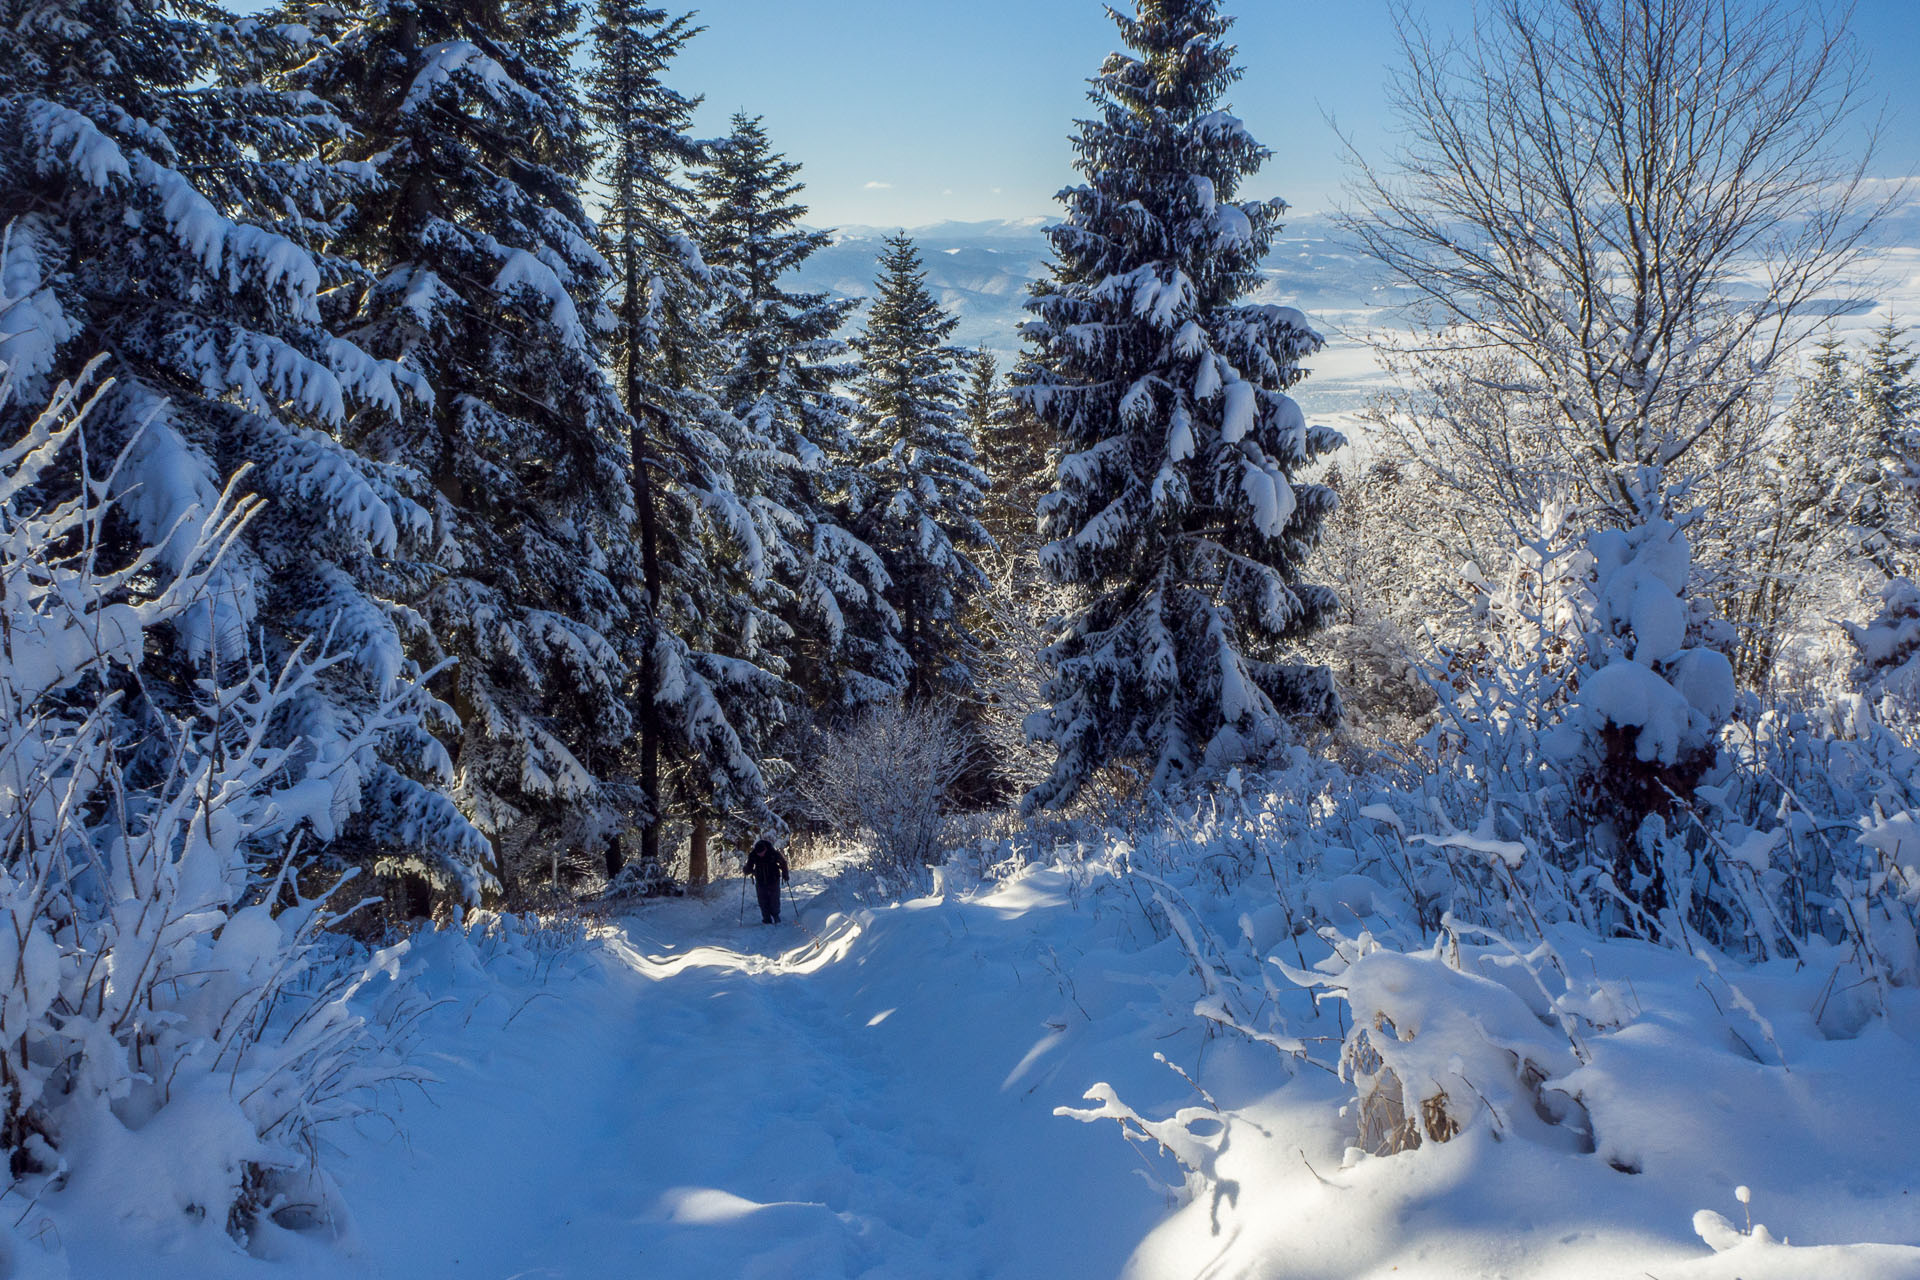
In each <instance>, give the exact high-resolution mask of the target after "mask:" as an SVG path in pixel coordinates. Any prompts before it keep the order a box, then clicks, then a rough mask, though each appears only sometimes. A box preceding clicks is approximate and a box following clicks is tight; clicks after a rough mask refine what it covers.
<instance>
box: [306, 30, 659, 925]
mask: <svg viewBox="0 0 1920 1280" xmlns="http://www.w3.org/2000/svg"><path fill="white" fill-rule="evenodd" d="M579 16H580V15H579V11H578V8H577V7H576V6H574V5H571V4H560V5H552V6H547V5H539V6H535V5H521V6H512V7H504V6H500V5H497V4H493V3H489V2H487V0H465V2H461V3H454V4H446V5H415V4H412V3H407V2H405V0H370V2H369V3H367V4H365V5H362V6H360V7H357V8H349V9H344V10H343V9H341V8H339V7H336V6H328V7H327V8H324V9H315V10H314V11H313V12H312V13H311V14H310V15H309V21H310V22H311V23H312V25H314V26H315V27H316V28H317V29H319V30H322V31H325V32H327V33H328V35H329V37H330V42H329V44H328V47H327V48H326V49H325V51H324V52H323V53H320V54H318V55H316V57H315V58H314V59H313V60H312V61H311V62H309V63H308V64H307V65H306V66H305V67H304V68H302V70H301V73H300V80H301V83H303V84H306V85H308V86H311V87H312V88H314V89H316V90H318V91H319V92H321V93H323V94H324V95H326V96H328V97H330V98H331V99H332V100H334V101H336V102H338V103H340V104H342V107H343V109H344V111H345V114H346V116H347V118H348V120H349V122H350V123H351V124H352V126H353V129H354V136H353V137H352V139H351V140H350V141H348V142H347V143H345V144H343V145H342V148H341V150H342V153H343V154H344V155H345V156H346V157H347V158H350V159H353V160H357V161H360V162H363V163H366V164H369V165H373V166H375V167H377V169H378V172H379V183H378V186H377V187H376V188H375V189H374V190H372V191H370V192H368V193H367V194H366V195H365V196H363V197H362V199H361V200H360V202H359V205H358V207H357V209H356V211H355V216H354V217H353V219H352V221H351V224H350V225H349V226H348V227H347V228H346V229H345V235H344V237H343V239H342V241H341V244H342V246H343V248H344V249H345V250H346V251H347V252H350V253H352V254H353V255H355V256H356V257H357V258H358V259H359V260H360V261H361V262H363V263H364V264H366V266H367V268H368V270H369V271H370V273H371V279H370V281H369V283H368V284H367V285H366V286H365V287H363V288H362V289H361V290H360V291H359V293H358V296H357V297H356V298H355V299H354V304H355V305H354V310H353V313H352V315H351V317H350V326H351V327H350V330H349V331H350V332H351V333H352V335H353V336H354V338H355V340H356V341H358V342H359V343H361V345H362V346H364V347H366V348H367V349H368V350H370V351H373V352H375V353H376V354H377V355H380V356H382V357H386V358H389V359H396V360H404V361H405V362H406V364H407V365H408V367H409V368H412V369H415V370H418V372H419V373H420V374H421V375H422V376H423V377H424V378H425V379H426V380H427V381H428V382H429V383H430V384H431V385H432V387H433V389H434V393H435V397H434V400H433V402H432V404H431V406H430V407H428V406H408V407H407V408H406V409H405V410H404V411H402V412H398V413H389V414H387V415H386V416H385V418H384V419H383V420H381V421H380V422H378V423H377V424H369V426H368V428H367V431H366V437H365V438H366V447H367V448H369V449H370V450H373V451H375V452H376V454H377V456H380V457H382V458H387V459H392V460H394V461H395V462H398V463H402V464H404V465H407V466H410V467H413V468H416V469H417V470H419V471H420V472H422V473H424V474H425V475H426V476H428V477H429V479H430V481H431V488H430V490H428V492H427V493H426V495H425V497H424V500H425V501H426V502H428V503H430V506H431V513H432V522H433V536H434V546H433V555H432V560H431V562H430V563H423V564H420V565H418V566H417V567H416V571H415V572H414V573H413V574H412V575H411V578H410V580H409V581H408V582H407V583H405V584H404V586H405V598H406V600H407V602H408V604H409V605H410V606H411V607H412V608H414V609H415V610H417V611H418V614H419V616H420V617H421V619H422V620H423V623H424V625H425V627H426V628H427V630H428V631H429V632H430V633H431V635H432V636H433V637H434V639H435V641H436V642H437V644H438V645H440V646H441V647H442V648H443V649H444V650H445V652H446V653H447V654H448V655H449V656H452V657H455V658H457V659H458V665H457V667H456V668H455V671H454V673H453V675H452V676H451V678H450V680H449V688H448V700H449V701H450V702H451V703H452V705H453V710H454V711H455V712H456V713H457V715H458V717H459V720H458V725H459V727H458V729H457V730H456V731H454V732H452V733H450V735H449V736H450V737H451V740H452V748H453V750H452V756H453V763H454V767H455V769H456V771H457V782H456V785H455V794H456V796H457V797H458V799H459V802H460V804H461V806H462V808H463V809H464V810H465V811H466V812H467V813H469V814H470V815H471V816H472V818H473V820H474V821H475V823H476V824H477V825H478V826H479V827H480V828H481V829H482V830H483V831H485V832H487V833H488V834H489V835H490V836H492V837H494V840H495V843H496V846H498V847H499V848H500V859H499V866H500V870H501V872H502V875H503V878H505V879H507V880H508V881H509V887H510V888H511V887H512V883H511V882H512V881H513V880H515V879H516V878H517V877H518V870H517V867H516V860H517V859H518V858H519V857H520V854H521V852H522V851H525V850H526V849H527V848H528V847H529V846H531V845H532V844H534V843H536V842H538V843H540V844H542V845H544V846H547V848H548V849H549V850H551V849H554V848H571V849H586V850H590V851H593V852H596V853H597V852H598V851H599V849H600V848H601V847H602V846H603V844H604V841H605V839H606V837H607V835H608V833H609V832H610V831H611V830H613V829H614V828H616V827H618V826H621V825H624V823H625V821H626V817H625V814H626V813H628V812H631V811H632V810H633V809H634V808H637V801H636V800H635V798H634V796H633V794H632V792H631V790H630V789H627V788H623V787H621V786H619V785H617V784H616V783H614V782H613V781H611V778H612V776H613V770H614V769H615V767H616V766H617V765H618V763H619V760H620V752H621V749H622V747H623V745H624V744H625V743H626V741H627V739H628V738H629V737H630V736H631V733H632V714H631V710H630V707H629V704H628V699H627V693H628V687H629V681H630V671H631V665H632V659H633V656H634V654H635V651H636V650H637V648H638V647H639V642H640V636H639V634H638V631H637V629H636V628H635V626H634V620H633V610H632V608H631V607H630V599H631V596H632V594H633V593H634V592H633V588H632V587H631V580H632V576H633V574H634V571H635V570H636V569H637V568H638V564H637V560H638V557H637V556H636V555H635V554H634V551H633V546H632V538H631V533H632V523H633V506H632V501H631V492H630V490H629V487H628V468H627V462H628V456H629V455H628V449H629V440H628V427H627V421H628V420H627V415H626V413H625V412H624V411H623V410H622V408H621V406H620V402H619V399H618V397H617V395H616V394H615V393H614V390H613V388H612V386H611V384H610V383H609V382H608V380H607V378H606V375H605V373H604V372H603V370H602V366H601V356H602V351H601V346H600V339H599V335H600V333H601V331H602V330H603V328H604V327H605V326H606V325H608V324H609V323H610V317H608V316H607V314H606V311H605V309H604V307H603V304H602V294H603V291H604V289H605V287H606V281H607V276H608V266H607V263H606V260H605V259H604V258H603V257H602V255H601V253H600V251H599V249H598V248H597V247H596V245H595V241H596V239H597V236H598V231H597V229H596V228H595V227H594V225H593V223H592V221H591V220H590V219H589V218H588V216H587V213H586V209H585V206H584V204H583V202H582V199H581V188H582V184H583V183H584V182H585V180H586V178H587V176H588V169H589V165H590V162H591V154H590V151H589V148H588V143H587V134H586V125H585V121H584V118H583V115H582V112H581V108H580V103H579V101H578V98H577V96H576V94H575V91H574V87H573V84H572V81H571V79H570V73H569V68H568V63H567V59H568V53H569V50H570V48H571V41H570V38H569V33H570V32H571V31H572V30H573V29H574V28H575V26H576V25H577V24H578V20H579ZM545 861H546V860H545V859H544V858H542V859H541V862H542V863H544V862H545ZM406 869H408V870H412V871H416V872H427V873H430V872H431V870H432V868H430V867H424V866H420V865H417V864H409V865H408V866H407V867H406Z"/></svg>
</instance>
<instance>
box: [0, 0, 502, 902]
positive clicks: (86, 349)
mask: <svg viewBox="0 0 1920 1280" xmlns="http://www.w3.org/2000/svg"><path fill="white" fill-rule="evenodd" d="M315 48H316V44H315V42H314V41H313V37H312V35H311V33H309V32H308V31H306V30H304V29H302V28H299V27H297V26H293V25H280V24H273V23H268V22H264V21H261V20H258V19H253V18H229V17H227V16H226V15H224V14H222V13H220V12H219V11H218V10H216V9H213V8H210V7H206V6H201V5H190V4H175V3H157V4H147V3H141V4H116V3H107V2H105V0H78V2H76V3H61V4H41V3H27V2H25V0H0V233H3V235H4V240H3V241H0V244H3V245H4V248H3V249H0V255H3V256H0V273H4V278H5V283H4V285H3V286H0V364H3V365H5V366H6V367H7V368H8V369H9V370H10V373H11V376H12V378H13V379H14V387H13V390H14V392H15V395H14V397H13V400H12V402H11V403H12V406H13V407H11V408H8V407H0V435H4V436H5V438H8V439H12V438H15V437H16V436H17V435H18V434H19V433H20V428H21V426H22V422H21V419H20V417H19V415H20V414H21V413H22V412H24V411H25V410H24V409H23V408H21V407H20V406H25V405H31V404H34V403H36V402H37V401H39V400H40V399H41V398H42V397H43V396H44V394H45V393H46V390H47V388H48V387H49V386H50V385H51V384H52V383H54V382H56V381H58V380H61V379H70V378H72V377H74V376H75V375H76V373H77V372H78V371H79V370H80V369H81V368H82V367H83V365H85V363H86V362H87V361H89V360H91V359H92V358H93V357H94V356H95V355H97V354H100V353H103V352H104V353H106V356H107V360H106V364H105V368H104V372H105V374H106V376H109V377H111V378H112V379H113V380H114V385H113V389H112V391H111V393H110V394H109V395H108V396H107V397H106V398H105V400H104V401H103V402H102V403H101V404H100V405H99V406H97V407H96V409H95V411H94V413H93V414H92V416H91V418H90V421H89V434H90V437H91V439H90V443H91V446H92V452H93V455H94V458H95V461H96V463H98V464H101V465H100V466H99V467H97V468H96V469H97V470H98V471H99V472H100V473H101V474H104V472H105V466H104V463H105V461H106V460H110V459H111V458H112V457H113V456H114V454H115V453H116V452H117V451H120V450H122V449H124V450H126V453H125V456H124V458H123V459H122V463H121V465H120V466H119V467H118V468H117V469H116V470H115V471H114V497H115V499H116V508H117V511H118V512H120V513H121V514H122V515H124V516H125V517H126V518H127V519H128V520H129V521H130V523H131V526H132V527H131V528H130V529H129V530H127V533H128V540H129V544H130V545H139V546H154V547H158V548H159V559H160V562H161V564H162V566H163V567H164V568H165V569H166V570H168V571H171V572H173V573H181V572H184V571H186V570H187V569H188V568H189V566H187V565H185V564H183V563H181V562H180V561H181V557H182V556H184V555H185V554H186V552H187V549H189V548H190V547H191V546H192V545H193V543H194V538H195V532H196V529H197V528H198V527H199V525H200V523H201V522H202V521H203V520H204V519H205V518H206V517H207V515H208V513H209V512H211V511H212V510H213V509H214V507H215V504H216V499H217V498H218V495H219V493H220V491H221V489H222V487H223V486H224V485H225V484H226V483H227V481H228V479H229V477H232V476H234V475H236V474H237V473H240V472H241V471H242V470H243V469H245V474H244V476H243V478H242V479H241V483H242V485H243V486H245V487H247V488H249V489H252V490H254V491H255V492H257V493H258V494H259V495H260V496H261V497H262V498H264V499H266V502H265V504H264V505H263V507H262V508H261V510H260V512H259V514H258V515H257V517H256V518H255V519H254V520H253V521H252V522H251V524H250V525H249V526H248V528H247V530H246V531H245V533H244V534H243V536H242V537H241V539H240V542H239V544H238V545H237V546H236V547H235V548H234V550H233V551H232V552H231V553H230V554H229V555H228V556H227V557H226V559H225V560H224V562H223V563H222V565H221V566H220V568H219V569H218V571H217V573H216V576H215V579H214V581H213V582H212V583H211V585H210V590H209V592H208V598H207V604H206V607H205V608H201V609H195V610H192V611H189V612H188V613H186V614H183V615H182V616H181V617H180V618H179V619H177V620H176V621H175V622H174V624H173V626H172V628H171V637H170V643H169V644H167V645H165V646H163V647H161V648H160V649H158V650H156V651H153V652H151V653H149V654H148V655H147V659H146V662H145V664H144V670H143V672H142V674H141V678H140V680H139V681H138V684H137V688H136V689H135V690H133V692H134V694H135V695H136V698H135V701H136V702H137V701H138V699H139V698H140V697H147V696H151V697H155V698H158V699H162V700H168V701H172V702H174V703H176V704H180V705H179V706H176V707H175V708H173V709H172V710H173V711H180V710H183V709H186V704H190V703H191V702H192V701H194V700H196V699H204V698H205V697H207V696H209V689H210V688H211V686H210V685H209V684H207V683H205V682H208V681H211V682H212V683H213V684H218V683H219V682H220V681H221V680H223V679H225V678H227V677H228V675H230V674H231V673H232V672H233V671H236V670H244V669H245V668H246V666H247V664H248V661H249V660H250V659H254V658H264V659H265V660H266V662H267V663H268V665H269V666H270V667H273V668H276V669H277V668H279V667H280V666H281V665H282V664H283V663H284V662H285V661H286V659H287V658H288V656H289V654H290V653H291V652H292V651H293V649H294V648H295V647H296V646H298V645H300V644H302V643H306V644H309V645H310V646H311V649H310V651H312V650H317V649H318V648H319V647H321V646H325V647H326V648H328V649H330V650H331V651H332V652H333V653H334V654H335V655H337V657H336V660H335V661H334V662H333V663H332V665H330V666H328V667H326V668H325V669H324V670H322V671H320V672H319V673H317V676H316V678H315V679H314V680H313V681H312V682H311V683H309V684H307V685H306V686H305V687H303V688H302V689H301V690H300V692H299V694H298V696H297V697H295V698H294V699H293V700H292V702H291V704H290V706H289V708H288V711H289V714H287V715H286V716H285V717H283V718H282V722H281V723H280V724H279V726H278V727H279V731H280V732H281V733H282V734H283V735H284V737H285V741H286V743H287V745H288V746H290V747H291V748H292V749H293V751H294V752H295V755H296V759H295V762H294V763H295V764H296V765H300V764H305V765H306V766H307V770H306V771H307V773H308V776H309V777H312V778H316V779H320V778H324V779H325V780H326V782H325V785H329V786H331V787H332V788H333V795H332V798H331V803H330V805H329V806H327V809H328V811H329V812H330V814H331V817H330V819H329V820H328V821H326V822H324V823H320V824H318V828H319V829H317V830H316V834H317V835H318V836H319V837H320V838H321V839H322V841H323V842H325V843H326V844H327V845H328V846H329V847H330V851H331V852H333V853H335V854H338V855H346V856H354V857H358V856H363V855H366V854H369V853H377V852H380V851H385V852H387V853H389V854H393V853H402V852H403V853H404V856H408V857H412V858H415V859H419V860H422V861H423V862H425V863H427V864H430V865H431V866H432V867H433V868H434V869H435V871H436V873H437V874H439V875H441V876H442V877H443V878H444V879H447V880H449V881H452V882H457V883H458V884H460V885H461V886H463V887H464V888H465V889H466V890H467V891H469V892H473V891H477V889H478V888H479V887H480V885H481V883H482V882H483V880H484V877H485V872H484V870H483V869H482V864H483V862H484V860H485V858H486V855H487V845H486V841H485V840H484V839H483V838H481V836H480V835H479V833H478V832H476V831H475V830H474V829H473V828H472V827H471V826H470V825H469V824H468V823H467V822H466V821H465V820H464V819H463V818H462V817H461V816H460V814H459V813H458V812H457V811H456V810H455V809H454V808H453V807H452V805H451V804H450V803H449V802H448V801H447V799H446V797H445V795H444V793H443V792H442V791H441V789H440V788H441V786H442V785H443V775H444V772H445V770H446V768H447V760H446V757H445V754H444V752H443V751H442V750H441V749H440V747H439V744H438V743H437V742H436V741H435V740H434V738H433V737H432V736H431V734H430V733H429V732H428V730H427V728H426V723H427V720H428V719H429V718H430V717H431V715H432V714H433V707H432V705H431V700H430V699H429V698H427V697H426V696H425V694H424V693H423V692H422V691H421V690H420V689H419V688H418V686H417V685H416V684H415V683H414V682H415V681H416V680H417V678H418V677H419V676H420V674H421V669H420V666H419V665H418V662H417V658H418V657H419V656H420V654H421V652H422V647H421V646H420V645H419V644H418V643H417V641H418V628H417V626H416V625H415V620H414V619H413V617H412V615H411V614H410V613H409V611H408V610H407V609H406V608H405V607H404V606H398V605H396V604H395V603H394V598H395V592H394V590H393V585H394V578H395V570H396V566H397V565H404V563H405V562H406V561H407V560H408V559H410V558H411V557H413V556H416V555H417V554H419V552H420V549H421V548H422V547H423V546H425V545H426V544H427V542H428V541H429V538H430V534H431V519H430V516H429V514H428V511H427V509H426V506H425V505H424V504H423V503H422V501H421V500H420V499H419V498H418V497H417V490H418V489H419V487H420V477H419V475H418V473H417V472H416V471H414V470H413V469H412V468H411V466H410V465H409V463H408V462H407V460H405V459H386V458H378V457H375V456H370V454H371V453H372V451H370V450H368V449H367V448H366V445H365V432H366V429H367V424H368V423H369V422H370V421H373V420H377V419H379V418H381V417H383V416H385V417H391V416H393V415H397V414H400V413H403V412H407V411H409V410H410V409H411V408H412V407H415V406H417V405H419V404H420V403H421V402H422V400H423V398H424V397H425V396H427V395H428V394H429V393H428V392H427V391H426V389H425V386H424V384H423V383H421V382H420V381H419V379H418V378H417V377H416V376H414V375H413V374H412V373H411V371H407V370H404V369H402V368H400V367H399V366H396V365H395V364H392V363H390V362H387V361H384V360H380V359H375V358H373V357H371V356H370V355H369V354H368V351H367V350H366V349H365V348H363V347H362V346H361V345H357V344H356V343H355V342H353V341H349V340H347V339H345V338H343V337H342V336H340V334H339V332H338V330H337V329H336V328H335V327H334V326H333V324H332V321H333V319H334V317H332V316H330V315H329V314H327V311H326V302H327V298H328V296H329V294H330V292H331V291H333V290H334V289H335V287H336V286H340V285H342V284H344V283H347V282H350V281H351V280H352V279H353V278H354V277H355V268H354V266H353V264H352V263H351V262H350V261H348V260H346V259H345V258H342V257H340V256H337V255H336V253H335V252H334V251H333V249H332V246H334V245H335V244H336V243H337V240H338V237H339V235H340V232H341V220H342V218H343V216H344V215H345V214H346V213H347V212H348V211H350V210H351V209H352V207H353V204H354V202H355V201H357V200H360V199H363V198H365V190H366V188H365V181H366V177H367V175H366V173H365V171H364V169H363V168H361V167H359V166H353V165H342V164H339V163H337V162H335V160H334V159H332V158H325V157H323V155H322V148H323V147H325V146H328V145H330V144H332V143H333V142H334V140H336V139H338V138H339V137H341V136H342V135H343V134H344V133H345V131H346V128H345V125H344V123H343V122H342V121H341V119H340V118H339V117H338V116H337V115H336V114H335V113H334V111H333V110H332V109H331V108H330V107H329V106H328V104H327V103H326V102H324V101H320V100H316V99H314V98H312V97H310V96H307V95H304V94H301V93H299V92H297V91H294V90H291V89H288V88H286V87H284V86H283V85H281V84H280V83H279V82H278V81H277V80H276V77H275V72H276V70H277V69H278V68H280V67H282V66H285V65H287V64H289V63H293V62H298V61H300V60H302V59H304V58H307V57H309V56H311V54H312V53H313V52H314V51H315ZM9 300H10V301H9ZM78 480H79V477H78V476H69V477H68V483H69V484H70V485H71V484H77V483H78ZM395 700H397V701H398V702H400V703H402V704H404V705H407V706H410V707H411V708H412V711H411V714H410V715H409V716H407V717H405V718H403V720H402V722H401V723H400V724H398V725H395V726H392V727H388V728H385V729H382V730H379V731H377V732H376V731H374V730H372V729H371V728H370V726H372V725H374V724H376V723H379V722H382V721H384V720H386V719H387V717H386V716H384V715H383V714H382V713H381V712H380V707H381V705H382V704H383V703H386V702H389V701H395ZM166 714H167V711H166V710H162V711H161V712H159V713H157V714H156V722H158V721H159V720H162V719H164V717H165V715H166ZM147 740H148V742H149V744H150V745H151V747H152V749H153V750H155V751H159V752H164V750H165V746H164V741H165V740H164V735H160V734H149V735H147ZM156 763H157V765H158V766H159V767H164V764H165V762H164V761H159V762H156ZM136 772H137V763H136Z"/></svg>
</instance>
